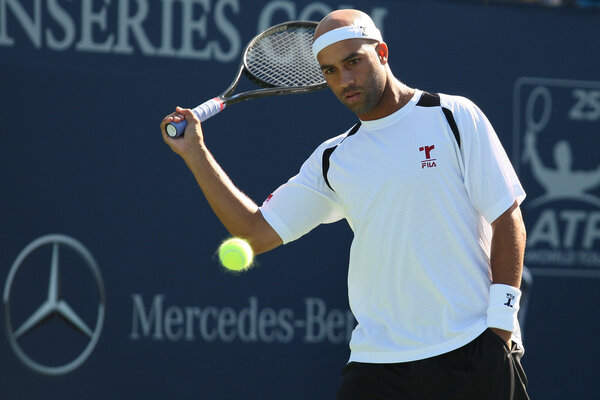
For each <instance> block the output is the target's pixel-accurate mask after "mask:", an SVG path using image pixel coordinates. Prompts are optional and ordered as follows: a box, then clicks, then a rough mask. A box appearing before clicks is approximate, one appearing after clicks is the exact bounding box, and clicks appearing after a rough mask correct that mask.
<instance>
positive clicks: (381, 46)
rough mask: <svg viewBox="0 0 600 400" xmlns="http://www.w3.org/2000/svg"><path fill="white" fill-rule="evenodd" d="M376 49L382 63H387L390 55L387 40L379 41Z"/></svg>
mask: <svg viewBox="0 0 600 400" xmlns="http://www.w3.org/2000/svg"><path fill="white" fill-rule="evenodd" d="M375 51H376V52H377V57H379V61H380V62H381V64H383V65H385V64H387V62H388V56H389V53H388V47H387V44H385V42H381V43H378V44H377V46H375Z"/></svg>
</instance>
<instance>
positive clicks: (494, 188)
mask: <svg viewBox="0 0 600 400" xmlns="http://www.w3.org/2000/svg"><path fill="white" fill-rule="evenodd" d="M457 99H458V101H457V102H456V103H455V104H454V107H455V110H454V112H453V114H454V115H455V118H456V122H457V125H458V128H459V131H460V137H461V153H462V155H463V162H464V175H465V177H464V178H465V186H466V189H467V192H468V194H469V197H470V199H471V202H472V203H473V206H474V207H475V209H476V210H477V211H478V212H479V214H481V215H482V216H483V217H484V218H485V219H486V221H487V222H488V223H492V222H493V221H495V220H496V218H498V217H499V216H500V215H502V213H503V212H505V211H506V210H507V209H508V208H509V207H510V206H511V205H512V204H513V203H514V202H515V201H516V202H517V203H518V204H521V202H522V201H523V199H525V191H524V190H523V187H522V185H521V183H520V181H519V178H518V177H517V174H516V172H515V170H514V168H513V166H512V164H511V163H510V160H509V158H508V156H507V154H506V151H505V150H504V148H503V147H502V143H500V139H499V138H498V135H497V134H496V132H495V131H494V128H493V127H492V125H491V124H490V122H489V121H488V119H487V118H486V116H485V115H484V114H483V112H482V111H481V110H480V109H479V108H478V107H477V106H476V105H475V104H473V103H472V102H471V101H469V100H467V99H465V98H457Z"/></svg>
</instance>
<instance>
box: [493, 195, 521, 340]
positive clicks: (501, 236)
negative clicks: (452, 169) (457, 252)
mask: <svg viewBox="0 0 600 400" xmlns="http://www.w3.org/2000/svg"><path fill="white" fill-rule="evenodd" d="M492 230H493V234H492V244H491V255H490V263H491V269H492V284H493V285H494V284H504V285H509V286H512V287H515V288H517V289H518V288H519V287H520V286H521V274H522V272H523V255H524V252H525V225H524V224H523V218H522V216H521V210H520V209H519V207H518V206H517V203H515V204H513V206H512V207H511V208H509V209H508V210H507V211H506V212H505V213H503V214H502V215H501V216H500V217H499V218H498V219H496V221H494V222H493V223H492ZM498 287H499V288H504V287H502V286H498ZM504 289H507V288H504ZM500 290H503V289H499V290H498V291H500ZM504 293H505V292H504V291H503V292H502V294H504ZM516 293H518V291H516ZM499 294H500V293H499ZM507 296H508V295H507ZM492 297H493V296H492V293H490V302H491V303H490V309H488V325H489V326H491V329H492V330H493V331H494V332H496V334H497V335H499V336H500V337H502V338H503V339H504V340H505V341H506V342H507V345H508V346H509V347H510V345H511V342H510V338H511V335H512V331H511V330H509V328H507V327H505V323H502V324H498V325H496V323H498V322H499V321H498V318H497V317H498V314H496V313H497V311H495V310H497V306H498V305H502V304H503V305H502V306H501V308H502V309H504V310H509V309H512V307H513V306H511V305H509V304H510V300H509V299H508V297H507V298H506V299H504V300H501V301H500V302H499V303H497V300H499V299H497V298H494V303H493V304H494V307H492ZM516 297H517V296H515V299H516ZM504 301H507V303H508V304H507V303H504ZM507 305H508V307H510V308H505V307H506V306H507ZM492 310H494V311H492ZM516 311H518V308H516V309H515V312H516ZM490 312H492V313H493V314H492V315H494V316H493V317H492V315H491V314H490ZM505 312H506V311H502V313H503V314H504V313H505ZM490 318H491V320H490ZM513 318H514V317H513ZM508 325H510V324H508ZM497 326H503V327H504V328H497Z"/></svg>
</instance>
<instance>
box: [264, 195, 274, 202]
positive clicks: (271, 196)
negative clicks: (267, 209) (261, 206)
mask: <svg viewBox="0 0 600 400" xmlns="http://www.w3.org/2000/svg"><path fill="white" fill-rule="evenodd" d="M272 198H273V193H271V194H270V195H269V197H267V199H266V200H265V203H268V202H269V200H271V199H272Z"/></svg>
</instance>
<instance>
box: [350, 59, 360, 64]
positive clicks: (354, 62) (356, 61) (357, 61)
mask: <svg viewBox="0 0 600 400" xmlns="http://www.w3.org/2000/svg"><path fill="white" fill-rule="evenodd" d="M359 61H360V58H353V59H352V60H350V61H348V62H349V63H350V64H358V63H359Z"/></svg>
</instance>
